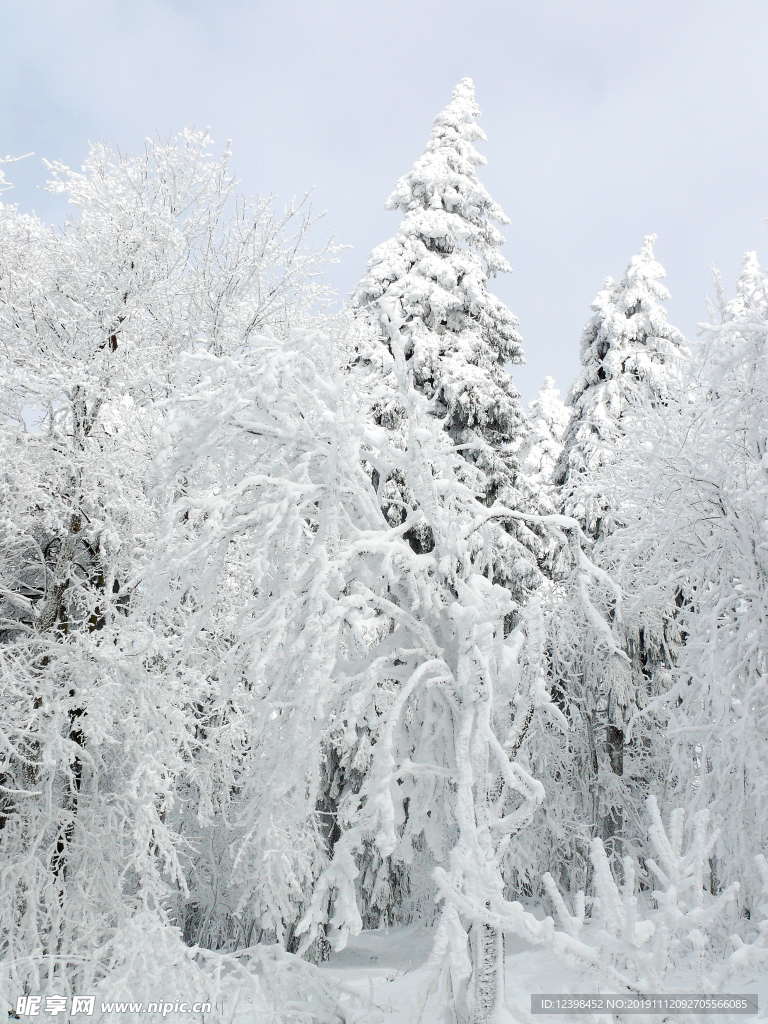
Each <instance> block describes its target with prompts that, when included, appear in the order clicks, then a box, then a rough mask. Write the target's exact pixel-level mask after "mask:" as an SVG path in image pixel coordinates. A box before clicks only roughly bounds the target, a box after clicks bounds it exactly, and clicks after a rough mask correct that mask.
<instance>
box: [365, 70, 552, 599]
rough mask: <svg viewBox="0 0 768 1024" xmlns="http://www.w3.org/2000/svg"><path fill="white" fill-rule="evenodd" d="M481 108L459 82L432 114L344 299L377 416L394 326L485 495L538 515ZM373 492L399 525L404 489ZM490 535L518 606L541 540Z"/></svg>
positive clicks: (515, 328) (386, 395)
mask: <svg viewBox="0 0 768 1024" xmlns="http://www.w3.org/2000/svg"><path fill="white" fill-rule="evenodd" d="M479 113H480V111H479V108H478V106H477V103H476V102H475V90H474V84H473V82H472V80H471V79H469V78H464V79H462V80H461V81H460V82H459V84H458V85H457V87H456V89H455V90H454V92H453V97H452V99H451V102H450V103H449V104H448V106H447V107H446V108H445V109H444V110H443V111H442V112H441V113H440V114H438V116H437V117H436V118H435V121H434V125H433V128H432V134H431V136H430V139H429V142H428V143H427V147H426V150H425V151H424V153H423V154H422V155H421V156H420V157H419V158H418V160H417V161H416V162H415V164H414V165H413V167H412V168H411V170H410V171H409V172H408V173H407V174H405V175H403V176H402V177H401V178H400V179H399V181H398V182H397V185H396V186H395V189H394V191H393V193H392V194H391V196H390V197H389V199H388V201H387V205H388V207H389V208H390V209H392V210H400V211H402V213H403V215H404V216H403V220H402V222H401V224H400V229H399V231H398V233H397V234H396V235H395V236H394V238H391V239H389V240H388V241H386V242H384V243H383V244H382V245H380V246H378V247H377V248H376V249H374V251H373V253H372V255H371V259H370V262H369V265H368V270H367V273H366V274H365V276H364V277H363V279H362V281H361V282H360V284H359V286H358V288H357V290H356V291H355V293H354V296H353V299H352V306H353V309H354V310H355V312H356V315H357V318H358V320H359V321H362V322H363V323H364V324H365V325H366V326H367V327H368V328H370V332H371V338H370V344H369V345H367V346H366V348H365V351H364V353H363V360H364V361H366V362H368V363H369V364H371V363H372V364H375V367H376V371H378V376H379V378H380V387H379V389H378V392H377V396H376V399H375V408H374V415H375V416H376V419H377V420H378V422H380V423H382V424H384V425H385V426H389V427H390V428H392V429H397V426H398V423H399V421H400V419H401V417H402V410H400V409H398V406H397V397H396V396H397V391H396V390H395V389H394V388H393V387H392V383H391V379H392V366H393V359H392V353H391V351H390V348H391V346H390V343H389V340H388V339H389V330H390V327H391V324H392V323H393V322H395V323H396V324H397V329H398V331H399V334H400V337H401V338H402V340H403V345H404V349H405V354H406V359H407V362H408V366H409V370H410V372H411V373H412V375H413V381H414V385H415V387H416V388H417V390H418V391H420V392H421V393H422V394H424V395H425V396H426V397H427V398H428V399H430V401H431V408H432V413H433V415H435V416H437V417H439V418H440V419H442V421H443V424H444V428H445V430H446V431H447V432H448V434H449V436H450V437H451V438H452V440H453V441H454V443H455V444H456V445H460V446H462V448H461V450H462V452H463V455H464V457H465V459H466V460H467V461H468V462H470V463H472V464H473V466H474V467H475V468H477V469H479V470H480V472H481V475H482V481H483V490H482V495H481V496H482V499H483V500H484V502H485V503H486V504H488V505H492V504H493V503H494V502H498V503H499V504H500V505H503V506H505V507H507V508H512V509H521V508H524V509H526V510H527V511H529V512H537V511H544V510H546V505H547V503H546V499H545V498H544V496H543V495H542V493H541V491H540V490H539V489H537V488H536V487H535V486H532V485H531V483H530V481H528V480H527V479H526V477H525V474H524V472H523V470H522V460H523V456H524V451H525V447H526V443H527V433H528V426H527V422H526V418H525V414H524V412H523V410H522V408H521V402H520V395H519V392H518V390H517V388H516V387H515V385H514V382H513V380H512V378H511V377H510V375H509V372H508V369H507V367H508V366H509V364H514V363H520V362H522V360H523V349H522V339H521V337H520V331H519V324H518V320H517V317H515V316H514V314H513V313H511V312H510V310H509V309H507V307H506V306H505V305H504V304H503V303H502V302H501V301H500V300H499V299H498V298H497V297H496V296H495V295H493V294H492V293H491V292H490V290H489V287H488V285H489V281H490V279H491V278H493V277H494V276H495V275H496V274H498V273H501V272H504V271H508V270H509V269H510V268H509V264H508V263H507V261H506V260H505V259H504V257H503V256H502V255H501V253H500V251H499V250H500V247H501V245H502V243H503V238H502V235H501V233H500V231H499V230H498V227H497V226H496V225H497V224H506V223H508V222H509V219H508V218H507V216H506V214H505V213H504V211H503V210H502V209H501V207H500V206H499V205H498V204H497V203H496V202H494V200H493V199H492V198H491V197H490V195H489V194H488V192H487V190H486V189H485V187H484V186H483V185H482V183H481V182H480V180H479V178H478V174H477V171H478V168H479V167H480V166H482V165H483V164H484V163H485V158H484V157H483V156H481V154H480V153H479V152H478V151H477V149H476V147H475V143H476V142H477V141H478V140H481V139H484V138H485V134H484V132H483V131H482V129H481V128H480V126H479V125H478V124H477V118H478V116H479ZM381 493H382V495H383V497H384V500H385V501H386V502H387V504H388V511H389V514H390V517H391V520H392V521H393V522H399V521H400V518H401V517H402V516H403V514H404V511H403V509H404V506H407V505H408V504H409V502H410V499H409V496H407V495H405V494H404V493H403V491H402V487H401V484H400V482H399V481H398V480H397V479H396V478H392V479H389V480H387V481H383V482H382V488H381ZM493 533H494V535H493V542H492V543H486V544H485V546H484V550H483V551H482V552H480V551H478V552H477V559H478V562H479V563H484V564H485V565H486V567H487V569H488V572H489V574H490V575H491V576H492V577H493V579H494V580H495V581H496V582H498V583H501V584H503V585H504V586H506V587H507V589H509V590H510V592H511V593H512V596H513V600H514V601H515V603H516V606H517V607H518V608H519V607H520V606H522V605H523V604H524V603H525V601H526V599H527V597H528V596H529V595H530V594H531V593H532V592H533V591H534V590H535V589H536V588H537V587H538V585H539V583H540V579H541V577H540V571H539V565H540V564H541V562H542V560H543V559H544V557H545V555H546V543H545V542H544V540H543V539H542V536H541V535H540V534H539V533H537V532H536V530H535V529H533V528H531V526H530V525H526V524H522V523H521V522H519V521H518V522H516V523H511V522H507V523H505V525H504V526H500V525H499V526H497V527H496V528H495V529H494V531H493ZM486 539H487V538H486ZM423 540H424V539H423ZM426 543H427V544H428V538H426Z"/></svg>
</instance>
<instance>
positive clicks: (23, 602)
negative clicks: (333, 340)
mask: <svg viewBox="0 0 768 1024" xmlns="http://www.w3.org/2000/svg"><path fill="white" fill-rule="evenodd" d="M50 171H51V176H52V177H51V182H50V185H49V187H50V188H51V189H52V190H53V191H54V192H58V193H60V194H61V195H63V196H64V197H65V198H67V199H68V200H69V202H70V204H71V206H72V207H73V209H74V213H73V216H72V218H71V219H70V220H68V221H67V222H66V223H65V224H64V225H63V226H62V227H61V228H54V227H50V226H48V225H46V224H44V223H42V222H41V221H40V220H38V219H36V218H34V217H30V216H26V215H23V214H22V213H21V212H20V211H18V210H17V209H16V208H15V207H13V206H8V205H3V206H2V207H0V267H1V268H2V269H1V270H0V333H1V334H2V339H3V344H2V346H1V347H0V378H1V381H2V382H1V383H0V437H1V439H2V443H1V444H0V490H1V491H2V506H3V516H2V523H1V524H0V695H1V696H2V703H3V706H4V707H5V709H6V713H5V715H4V719H3V725H2V738H3V742H2V753H1V754H0V807H1V810H0V848H1V850H2V863H3V868H2V872H3V876H2V877H3V881H2V886H0V930H1V931H2V939H1V940H0V941H1V942H2V948H3V954H4V958H5V959H6V960H7V961H8V962H9V963H11V964H12V965H13V972H14V974H13V979H12V980H13V982H14V983H15V984H16V985H17V990H18V991H19V992H23V991H25V985H26V983H27V981H28V978H29V977H30V975H29V974H28V972H29V971H31V970H33V968H35V963H36V961H35V960H34V957H35V956H40V955H41V956H43V957H50V958H52V959H50V960H47V961H46V963H48V964H49V966H50V971H49V975H48V978H49V980H48V984H49V985H51V986H53V987H54V990H55V985H56V983H57V975H58V972H59V970H61V971H66V970H67V969H68V968H67V966H66V961H65V960H56V957H57V956H59V955H60V954H62V951H64V952H66V953H71V952H72V950H77V951H78V954H77V955H78V956H79V957H81V958H83V959H85V960H87V959H88V958H89V957H90V956H91V955H95V953H94V951H95V950H97V949H98V948H100V946H101V944H102V943H103V941H105V936H107V935H109V934H111V932H112V930H113V929H115V928H116V927H120V926H121V925H122V924H123V923H124V922H125V921H126V920H128V918H130V916H131V915H133V914H134V913H136V912H138V911H139V910H142V909H151V910H152V911H153V912H155V913H157V914H158V915H160V917H161V918H162V917H163V915H165V914H167V913H169V911H170V909H171V908H170V905H169V898H170V897H171V896H173V895H174V894H176V893H178V892H180V891H181V892H183V891H185V890H186V888H187V880H188V876H189V870H190V869H189V865H190V862H195V863H197V864H198V865H199V864H200V862H201V861H203V860H204V859H205V857H206V851H205V850H204V849H202V848H201V846H198V847H197V848H195V849H193V850H191V849H190V846H189V844H188V842H187V838H186V835H185V832H186V829H187V823H185V824H184V826H183V827H182V826H181V825H179V823H178V820H177V819H175V818H174V810H173V809H174V808H175V807H176V806H177V805H178V801H179V794H178V792H177V786H178V785H180V784H181V783H182V782H183V781H184V780H187V779H189V777H190V775H191V776H192V777H195V771H196V770H197V769H199V770H200V773H201V774H203V773H204V772H203V766H202V764H201V763H200V762H199V761H198V758H199V756H200V749H201V744H200V730H201V729H202V728H203V725H202V723H201V721H200V717H201V716H206V715H207V714H208V713H209V711H208V706H207V704H206V701H207V700H208V699H209V698H208V697H207V696H206V694H209V693H210V690H211V689H212V688H213V687H212V682H211V680H210V679H198V684H199V685H198V686H197V687H191V688H190V689H189V690H188V691H183V690H181V689H179V687H178V686H177V685H174V680H173V679H172V678H171V679H169V676H168V672H167V665H168V663H172V661H173V657H174V655H173V651H174V650H175V645H176V643H177V640H178V638H177V639H176V640H174V638H173V637H172V636H171V635H170V634H169V632H167V631H166V632H164V631H163V630H162V629H159V630H157V631H156V630H155V628H154V622H153V621H152V620H148V619H147V617H146V616H142V613H141V612H140V607H141V600H142V589H143V588H144V586H145V584H146V582H147V573H148V572H149V571H150V568H149V567H152V571H154V570H155V569H157V556H158V550H159V549H158V546H157V545H158V543H159V541H160V535H159V533H158V530H159V528H160V524H161V522H162V515H161V513H162V504H161V503H160V502H159V499H158V498H157V497H156V496H155V495H153V494H152V493H151V490H150V487H149V483H148V481H149V479H150V478H151V476H152V473H153V468H152V467H153V465H154V463H155V460H156V457H157V453H158V451H159V450H160V448H161V446H162V439H163V435H164V430H165V426H164V419H165V415H166V414H165V412H164V411H163V407H162V403H163V401H165V400H167V399H168V398H169V396H170V394H171V393H172V390H173V387H174V383H173V382H174V379H175V376H176V371H175V364H176V361H177V359H178V357H179V354H180V353H181V352H183V351H184V350H185V349H187V348H190V347H191V346H193V345H195V344H202V345H203V346H204V347H206V348H207V349H209V350H210V351H237V350H239V349H240V348H242V347H243V345H245V344H247V341H248V338H249V337H250V335H251V334H252V333H253V331H254V330H255V329H256V328H259V329H260V330H263V329H265V328H266V327H269V326H272V327H273V328H274V330H275V331H276V332H278V333H285V332H286V330H287V323H288V322H289V321H291V320H298V321H299V322H301V320H302V318H306V317H307V316H309V314H310V310H311V308H312V307H313V306H314V305H315V304H316V302H317V301H321V300H322V299H323V297H324V292H325V289H324V288H323V287H322V286H319V285H318V284H317V282H316V281H315V280H314V277H313V271H314V269H315V268H316V267H317V266H319V264H320V262H321V259H322V256H321V255H320V254H315V253H312V252H311V251H309V250H308V249H307V247H306V245H305V244H304V243H303V241H302V240H303V236H304V234H305V232H306V223H305V220H304V216H303V214H302V213H299V216H298V217H294V216H291V215H289V216H288V217H287V219H286V218H281V217H278V216H276V215H275V214H274V213H273V212H272V209H271V206H270V204H269V203H268V202H262V201H258V202H256V203H250V202H248V203H246V202H244V201H240V200H238V198H237V195H236V191H235V183H234V181H233V179H232V176H231V174H230V172H229V170H228V156H227V154H224V156H216V155H214V154H213V152H212V150H211V142H210V140H209V139H208V138H207V136H205V134H203V133H196V132H185V133H182V134H181V135H179V136H178V137H176V138H174V139H173V140H171V141H170V142H168V143H163V144H160V143H151V142H150V143H148V144H147V148H146V151H145V153H144V154H142V155H141V156H139V157H123V156H120V155H118V154H116V153H114V152H112V151H110V150H109V149H107V148H105V147H103V146H94V147H93V148H92V149H91V152H90V154H89V157H88V159H87V161H86V163H85V165H84V166H83V168H82V170H81V171H79V172H75V171H72V170H70V169H68V168H66V167H63V166H61V165H58V164H54V165H50ZM326 255H327V254H326ZM177 397H178V396H177ZM210 628H211V629H213V628H215V626H214V624H211V626H210ZM220 642H221V643H222V645H223V644H224V643H225V641H224V638H223V637H222V638H220ZM219 681H220V680H219ZM212 775H213V773H212ZM197 809H198V810H199V807H198V808H197ZM200 813H201V814H202V813H203V812H200ZM182 849H183V851H184V853H183V856H182V855H181V850H182ZM33 954H34V956H33ZM62 955H63V954H62ZM30 958H31V959H30ZM35 969H36V968H35Z"/></svg>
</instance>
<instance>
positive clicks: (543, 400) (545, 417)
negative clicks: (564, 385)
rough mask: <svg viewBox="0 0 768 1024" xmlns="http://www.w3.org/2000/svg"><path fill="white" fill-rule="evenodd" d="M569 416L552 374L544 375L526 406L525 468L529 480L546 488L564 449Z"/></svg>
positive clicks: (550, 483) (550, 481)
mask: <svg viewBox="0 0 768 1024" xmlns="http://www.w3.org/2000/svg"><path fill="white" fill-rule="evenodd" d="M569 419H570V413H569V409H568V406H567V405H566V404H565V402H564V401H563V400H562V398H561V397H560V391H559V389H558V388H557V387H556V386H555V379H554V377H545V378H544V383H543V384H542V386H541V389H540V391H539V393H538V394H537V395H536V398H534V400H533V401H532V402H531V403H530V406H529V409H528V420H529V422H530V437H529V441H528V448H527V451H526V457H525V470H526V472H527V473H528V474H529V477H530V479H531V480H532V481H534V482H536V483H538V484H539V486H540V487H542V488H543V489H544V490H546V491H551V490H552V488H553V482H552V476H553V473H554V471H555V466H556V465H557V462H558V459H559V458H560V453H561V451H562V449H563V438H564V437H565V430H566V427H567V426H568V421H569Z"/></svg>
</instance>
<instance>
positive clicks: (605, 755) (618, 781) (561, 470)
mask: <svg viewBox="0 0 768 1024" xmlns="http://www.w3.org/2000/svg"><path fill="white" fill-rule="evenodd" d="M654 241H655V236H653V235H649V236H647V237H646V238H645V240H644V242H643V246H642V249H641V250H640V253H639V254H638V255H636V256H634V257H633V258H632V260H631V261H630V263H629V266H628V267H627V270H626V272H625V274H624V276H623V277H622V278H621V279H620V280H618V281H616V282H613V281H610V280H609V281H608V282H607V283H606V285H605V287H604V288H603V289H602V290H601V291H600V292H599V293H598V295H597V297H596V299H595V301H594V303H593V307H592V308H593V315H592V317H591V319H590V320H589V322H588V324H587V326H586V329H585V331H584V334H583V338H582V343H581V358H582V368H581V371H580V373H579V376H578V378H577V380H576V382H575V384H574V386H573V388H572V390H571V393H570V397H569V402H570V406H571V418H570V421H569V424H568V427H567V430H566V434H565V438H564V442H563V450H562V453H561V455H560V458H559V460H558V463H557V465H556V467H555V472H554V479H555V483H556V484H557V486H558V488H559V501H560V507H561V509H562V510H563V511H564V512H566V513H567V514H569V515H572V516H574V517H575V518H576V519H578V521H579V522H580V523H581V526H582V529H583V530H584V532H585V534H586V535H587V536H588V537H591V538H592V540H593V542H594V544H595V545H596V546H595V551H594V557H595V560H596V562H597V564H599V565H601V566H602V567H603V568H609V567H608V565H607V564H605V562H604V558H603V556H602V555H601V553H600V551H601V544H603V543H604V541H605V539H606V538H607V537H608V536H610V533H611V532H612V530H613V529H614V528H615V527H616V525H617V523H620V522H621V509H620V508H619V507H617V503H616V501H615V499H613V498H612V496H611V474H612V472H613V467H615V465H616V464H617V462H618V460H620V459H621V458H622V454H623V452H624V451H625V449H626V448H627V447H628V446H629V447H631V446H632V445H641V444H642V437H641V436H640V435H639V434H638V433H636V432H633V433H632V434H631V436H630V435H628V432H627V424H628V423H629V422H630V419H629V416H630V414H631V413H632V412H635V411H637V410H640V409H643V408H658V407H663V406H665V405H666V404H667V403H668V402H669V400H670V397H671V396H672V395H674V394H675V392H676V389H677V388H679V382H680V370H681V366H682V364H683V360H684V357H685V355H686V349H685V344H684V340H683V337H682V335H681V334H680V332H679V331H678V330H677V329H676V328H675V327H673V326H672V325H671V324H670V322H669V319H668V316H667V312H666V309H665V307H664V302H665V301H666V299H667V298H668V296H669V293H668V291H667V289H666V287H665V286H664V284H663V278H664V276H665V272H664V269H663V267H662V266H661V265H660V264H659V263H658V261H657V260H656V259H655V256H654V251H653V245H654ZM631 422H632V423H634V424H635V427H637V423H638V421H637V420H631ZM619 582H620V581H619ZM635 611H636V613H637V614H636V615H634V616H632V615H630V614H628V609H627V608H626V607H624V608H622V609H621V614H622V617H623V622H622V628H623V630H624V633H625V645H626V651H627V654H628V655H629V661H628V662H626V663H624V662H620V661H616V660H615V659H613V660H612V661H611V662H610V664H604V663H602V662H601V660H600V659H599V658H598V659H595V658H594V657H593V655H592V652H590V651H589V645H585V646H584V648H583V656H582V657H581V658H580V659H579V658H577V659H576V660H577V661H579V660H581V662H582V665H581V668H580V669H579V668H577V667H576V665H575V663H574V661H573V659H572V658H571V657H570V656H569V655H568V654H566V653H565V652H563V651H562V646H561V649H560V650H558V649H557V646H556V645H555V648H554V658H555V661H556V662H557V661H558V659H559V660H560V661H561V662H562V663H561V665H560V666H559V667H558V666H557V665H555V667H554V669H553V670H554V672H555V676H556V677H559V678H561V679H562V680H563V684H562V685H563V686H564V688H566V689H567V690H568V703H569V706H570V707H571V710H572V712H573V714H574V717H575V719H576V720H577V721H579V722H580V726H579V727H578V728H577V730H576V736H577V737H578V736H581V737H582V739H583V741H584V742H583V743H582V744H581V747H582V752H581V754H580V755H579V756H580V757H581V759H582V765H583V767H582V772H581V774H586V775H588V776H590V775H591V776H593V777H595V780H596V781H595V784H594V785H590V786H589V787H588V790H589V792H591V799H592V800H593V801H594V803H593V806H592V808H591V810H588V809H585V817H586V823H587V825H588V827H593V828H594V827H598V828H599V831H600V833H601V835H602V836H603V838H604V839H606V840H609V839H611V837H612V836H613V835H615V834H620V833H621V832H622V831H623V829H624V824H625V821H627V820H628V817H629V819H631V820H632V821H634V822H635V823H636V824H637V823H639V814H638V813H637V810H636V809H635V810H634V811H633V812H631V814H629V816H628V817H627V816H626V815H625V814H624V808H625V807H626V806H627V805H628V801H629V800H630V799H635V800H636V798H637V794H636V796H635V797H633V798H631V797H630V795H629V789H631V788H632V785H633V783H632V781H631V778H632V775H633V771H635V769H636V771H635V774H636V776H637V778H636V779H635V782H636V783H637V786H639V787H640V789H641V790H643V789H644V788H645V787H646V786H647V782H648V780H647V778H645V776H646V775H647V771H648V765H647V764H643V765H642V766H640V764H639V763H638V764H635V765H634V768H633V766H632V764H626V765H625V730H626V727H627V722H628V721H629V718H630V717H631V715H632V713H633V710H635V709H636V708H637V707H638V706H639V705H642V704H643V703H644V701H645V699H646V698H647V697H648V696H649V695H650V694H651V693H653V692H656V691H657V690H658V688H659V687H663V686H664V685H667V683H668V671H669V667H670V658H671V652H670V646H671V645H672V644H673V640H672V636H673V634H674V632H675V626H674V623H673V620H674V614H675V611H676V609H675V605H674V601H673V602H672V607H671V608H670V609H669V610H668V611H667V612H666V613H665V614H664V615H661V616H660V617H656V618H653V619H649V618H648V617H647V616H644V615H643V610H642V609H637V608H636V609H635ZM607 612H608V613H610V614H612V615H616V614H617V613H618V612H619V609H618V608H614V609H607ZM577 745H578V740H577ZM633 751H634V754H635V755H637V756H640V755H641V754H647V741H646V739H644V738H639V739H638V741H637V743H636V744H635V747H634V748H633ZM630 753H632V752H630ZM641 777H642V778H641ZM643 778H644V781H643ZM598 779H599V780H600V781H599V782H598V781H597V780H598ZM628 787H629V789H628ZM639 795H640V796H642V793H641V794H639ZM635 831H638V830H637V829H635Z"/></svg>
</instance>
